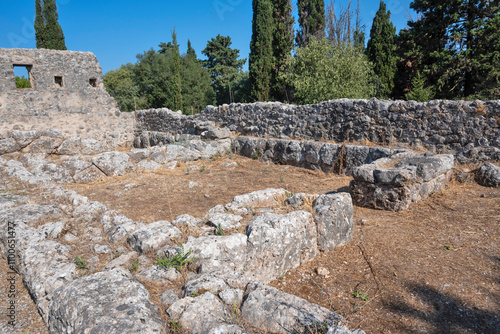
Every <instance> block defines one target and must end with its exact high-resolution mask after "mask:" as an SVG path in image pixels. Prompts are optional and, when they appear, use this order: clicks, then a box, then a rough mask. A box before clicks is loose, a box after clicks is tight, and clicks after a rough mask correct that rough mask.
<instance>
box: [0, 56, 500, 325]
mask: <svg viewBox="0 0 500 334" xmlns="http://www.w3.org/2000/svg"><path fill="white" fill-rule="evenodd" d="M15 67H22V68H25V69H26V71H27V73H28V75H29V78H28V80H29V82H30V88H16V84H15V72H14V69H15ZM0 124H1V125H0V225H1V230H0V231H1V233H0V241H1V242H0V249H1V252H2V258H3V259H2V261H3V262H5V263H6V265H5V268H7V269H8V270H9V272H15V273H16V275H17V276H16V277H18V281H17V283H16V284H17V285H18V286H21V285H24V287H25V288H26V289H27V291H28V293H29V296H30V300H32V302H31V303H34V305H35V306H36V310H37V312H38V313H39V316H40V318H41V321H42V322H43V324H44V326H45V328H46V330H48V332H50V333H167V332H170V331H172V332H173V331H176V330H182V331H184V332H186V333H228V334H229V333H329V334H333V333H336V334H341V333H345V334H347V333H358V334H361V333H364V331H363V330H364V327H363V323H361V324H360V325H359V326H357V325H356V326H355V327H353V326H352V323H349V321H347V319H346V315H345V314H342V313H341V312H340V311H339V310H334V309H332V308H327V307H324V306H320V305H318V304H319V301H318V302H316V301H314V302H312V301H307V300H305V299H304V298H301V297H299V296H296V295H293V294H291V293H287V292H285V291H282V289H278V288H277V287H276V286H277V284H278V283H275V282H277V281H278V282H279V280H284V282H286V280H285V278H286V277H287V276H286V275H289V273H290V272H293V271H294V270H299V269H300V268H301V267H303V266H307V264H308V263H312V261H315V260H318V259H319V258H323V257H325V256H327V255H328V254H333V253H332V252H336V251H339V250H341V249H342V248H343V247H348V245H349V244H350V243H352V242H353V241H352V240H353V238H354V237H355V234H356V233H357V232H358V229H359V226H357V224H358V223H357V222H356V219H355V213H356V211H357V210H381V211H377V212H390V213H391V214H397V213H400V212H405V211H408V210H411V209H412V208H414V207H415V206H417V205H419V203H425V201H428V200H429V198H432V196H437V195H439V193H440V192H442V191H443V190H444V189H446V187H447V185H449V183H450V182H452V183H453V182H459V181H460V180H462V181H463V182H471V184H472V183H474V184H475V182H478V183H480V184H481V185H482V186H483V187H491V188H492V189H493V191H495V193H494V194H496V195H495V196H498V188H500V167H499V165H498V162H500V101H473V102H471V101H440V100H434V101H430V102H427V103H417V102H415V101H387V100H377V99H371V100H346V99H345V100H335V101H325V102H322V103H319V104H315V105H304V106H297V105H288V104H283V103H278V102H259V103H251V104H239V103H238V104H230V105H223V106H207V107H206V109H205V110H203V111H202V112H200V113H199V114H195V115H191V116H186V115H182V114H181V112H180V111H171V110H168V109H153V110H140V111H136V112H131V113H124V112H120V110H119V109H118V107H117V104H116V102H115V101H114V99H113V98H112V97H110V96H109V94H108V93H107V92H106V90H105V88H104V85H103V76H102V71H101V67H100V66H99V63H98V61H97V59H96V57H95V56H94V55H93V54H92V53H90V52H72V51H54V50H45V49H37V50H28V49H2V48H0ZM234 156H238V158H241V159H244V158H245V159H247V160H252V161H255V163H260V164H262V165H263V166H275V165H277V166H280V167H283V168H284V166H286V168H288V166H293V167H298V168H301V169H304V170H307V171H308V173H321V175H328V177H334V176H343V177H346V178H347V177H349V178H350V179H349V180H350V182H349V184H348V185H347V186H345V187H343V188H341V190H340V191H336V190H337V189H331V190H330V191H326V192H321V193H316V192H307V191H306V190H305V189H304V190H300V189H299V190H298V191H295V192H294V193H292V192H291V191H290V190H289V189H284V188H282V187H262V188H260V189H254V190H252V191H250V192H248V193H240V194H236V196H233V197H232V200H230V201H226V202H220V203H217V205H214V206H213V207H211V208H207V209H206V210H205V209H204V211H203V214H200V215H198V216H195V215H193V214H191V213H189V212H182V213H179V214H178V215H176V217H171V218H168V219H167V216H166V215H165V216H162V215H159V216H155V217H158V218H159V219H158V218H157V219H155V220H154V221H148V222H146V221H141V220H137V219H133V218H131V217H129V216H127V214H125V213H124V212H121V209H120V208H118V207H110V206H109V205H106V204H104V203H102V201H97V200H92V198H91V197H92V195H91V194H92V193H97V190H96V189H97V188H98V187H102V188H105V187H107V186H109V187H111V186H112V184H111V182H115V183H116V182H121V183H120V184H121V186H120V187H121V188H123V190H120V192H119V195H117V197H119V196H121V195H123V194H122V193H125V190H127V189H132V190H131V191H132V192H133V188H134V187H135V185H134V184H133V181H131V180H134V179H137V180H139V179H141V178H143V177H145V175H152V176H155V175H156V176H155V177H157V178H158V183H160V178H161V177H163V176H164V175H168V173H170V172H172V173H175V171H176V170H177V173H178V174H175V175H181V174H191V175H190V176H192V175H193V174H194V173H195V172H196V173H198V174H199V175H201V174H202V173H203V172H204V170H205V169H206V168H208V167H206V166H209V164H210V163H211V162H213V161H221V162H220V164H219V165H221V166H224V168H226V169H225V171H226V174H230V176H229V179H230V180H231V179H232V180H235V179H236V178H238V175H239V174H238V173H240V174H242V173H241V171H239V169H238V168H239V167H238V163H237V162H236V160H235V159H233V157H234ZM218 159H219V160H218ZM245 161H246V160H245ZM198 162H199V164H197V163H198ZM457 166H474V168H472V167H471V168H469V169H467V168H465V167H464V168H462V167H460V168H458V167H457ZM221 168H222V167H221ZM263 168H264V167H263ZM265 168H268V167H265ZM269 168H270V167H269ZM290 168H291V167H290ZM283 170H285V169H283ZM284 173H285V172H284ZM198 174H195V175H198ZM279 178H280V180H279V181H280V182H281V183H284V182H283V179H284V178H286V174H283V175H282V174H281V172H280V176H279ZM325 178H326V177H325ZM117 180H118V181H117ZM457 180H459V181H457ZM195 181H196V180H195V179H193V181H192V182H190V183H189V185H187V184H186V185H185V188H187V187H189V189H191V188H192V189H193V193H194V192H196V191H197V190H196V189H200V188H201V187H202V186H201V185H200V184H199V183H197V182H195ZM137 182H138V181H137ZM234 182H237V181H234ZM277 182H278V181H277ZM278 183H279V182H278ZM206 187H207V189H208V187H209V186H208V185H207V186H206ZM214 187H216V186H213V187H212V188H214ZM79 189H89V190H88V193H86V194H87V195H88V196H87V195H82V194H81V193H79ZM164 191H165V192H169V191H170V189H169V188H168V185H167V186H166V187H165V190H164ZM199 191H200V192H201V191H202V190H199ZM203 191H204V190H203ZM159 195H160V194H152V197H154V196H159ZM123 196H124V195H123ZM210 196H212V197H213V196H214V195H210ZM205 197H207V198H209V196H208V194H207V195H206V196H205ZM135 200H137V201H139V200H140V198H136V199H135ZM130 202H133V200H131V201H130ZM497 204H498V202H497ZM130 205H131V207H133V206H134V205H138V204H133V203H132V204H130ZM192 205H193V206H195V205H196V204H195V203H193V204H192ZM138 206H139V205H138ZM157 209H158V210H159V209H160V208H156V207H153V206H151V209H150V210H151V211H156V210H157ZM493 209H494V210H497V211H496V212H498V207H497V208H496V209H495V208H493ZM382 210H383V211H382ZM370 212H371V211H370ZM168 217H170V216H168ZM498 223H499V221H498V217H496V218H493V219H492V225H493V227H492V228H493V229H496V230H494V231H493V233H495V231H497V232H498ZM363 224H364V222H363ZM495 226H496V227H495ZM496 236H498V235H496ZM493 237H495V236H494V235H493ZM493 237H492V238H493ZM359 248H360V249H361V252H362V253H363V256H365V253H364V249H363V248H362V247H359ZM335 254H338V253H335ZM370 261H376V259H375V260H373V258H372V260H370V258H369V257H368V256H367V257H366V262H367V263H369V264H370V268H371V269H372V270H369V271H368V272H369V273H372V274H373V275H372V274H370V275H372V276H373V277H374V278H376V277H377V271H376V270H373V268H372V267H371V262H370ZM346 265H348V263H347V262H346ZM319 272H320V271H319V269H318V273H319ZM318 275H320V274H318ZM325 275H326V274H325ZM325 275H324V276H325ZM370 275H368V276H369V277H371V276H370ZM273 282H274V283H273ZM314 284H316V283H314ZM314 284H313V283H311V285H312V286H313V287H314ZM377 284H378V282H377ZM317 286H318V287H319V288H318V289H319V290H321V289H322V288H321V286H320V285H319V284H317ZM358 291H359V290H358ZM352 292H355V291H351V293H352ZM359 295H362V294H361V293H359ZM351 297H352V296H351ZM332 298H335V296H333V297H332ZM358 298H359V297H358ZM325 303H326V302H325ZM323 305H324V304H323ZM19 321H20V319H19ZM20 322H22V321H20ZM0 326H3V328H2V327H0V331H3V330H5V331H7V332H8V330H10V329H9V328H10V327H8V326H9V325H8V324H7V323H6V322H3V323H2V324H0ZM19 326H20V325H19ZM20 329H21V327H16V328H15V330H20ZM45 332H47V331H45ZM45 332H44V333H45Z"/></svg>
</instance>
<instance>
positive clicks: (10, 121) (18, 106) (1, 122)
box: [0, 48, 134, 148]
mask: <svg viewBox="0 0 500 334" xmlns="http://www.w3.org/2000/svg"><path fill="white" fill-rule="evenodd" d="M16 67H19V68H24V69H26V71H27V76H28V79H29V81H30V85H31V88H23V89H20V88H16V82H15V72H14V68H16ZM133 128H134V115H133V114H128V113H121V112H120V110H119V109H118V105H117V104H116V102H115V100H114V99H113V98H112V97H111V96H109V94H108V93H107V92H106V90H105V89H104V83H103V76H102V70H101V67H100V66H99V63H98V62H97V59H96V57H95V56H94V55H93V54H92V53H90V52H73V51H58V50H44V49H33V50H32V49H4V48H0V140H1V139H6V138H9V136H10V132H11V131H29V130H36V131H41V130H49V129H56V130H58V131H59V132H60V137H61V138H62V137H63V136H64V137H74V136H77V137H80V138H85V139H95V140H98V141H100V142H102V143H105V144H106V146H107V147H109V148H114V147H117V146H118V145H120V144H122V143H125V142H127V141H129V142H130V141H131V140H132V139H133V138H132V132H133Z"/></svg>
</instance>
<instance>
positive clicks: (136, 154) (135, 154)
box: [128, 148, 150, 162]
mask: <svg viewBox="0 0 500 334" xmlns="http://www.w3.org/2000/svg"><path fill="white" fill-rule="evenodd" d="M149 154H150V151H149V149H147V148H134V149H132V150H130V152H128V155H129V156H130V159H131V160H132V161H134V162H139V161H141V160H146V159H149Z"/></svg>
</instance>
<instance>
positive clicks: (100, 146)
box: [81, 138, 106, 155]
mask: <svg viewBox="0 0 500 334" xmlns="http://www.w3.org/2000/svg"><path fill="white" fill-rule="evenodd" d="M81 145H82V151H81V153H82V154H84V155H95V154H99V153H103V152H105V151H106V145H105V144H104V143H102V142H100V141H97V140H95V139H92V138H82V140H81Z"/></svg>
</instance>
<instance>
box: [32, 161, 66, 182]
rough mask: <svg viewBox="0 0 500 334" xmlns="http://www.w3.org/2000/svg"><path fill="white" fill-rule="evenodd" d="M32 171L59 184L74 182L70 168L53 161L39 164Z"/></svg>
mask: <svg viewBox="0 0 500 334" xmlns="http://www.w3.org/2000/svg"><path fill="white" fill-rule="evenodd" d="M32 173H33V174H34V175H36V176H38V177H40V178H43V179H48V180H50V181H51V182H54V183H57V184H69V183H73V182H74V181H73V177H72V176H71V173H70V172H69V170H67V169H66V168H64V167H62V166H60V165H56V164H53V163H48V164H43V165H39V166H37V167H35V168H34V169H33V171H32Z"/></svg>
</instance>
